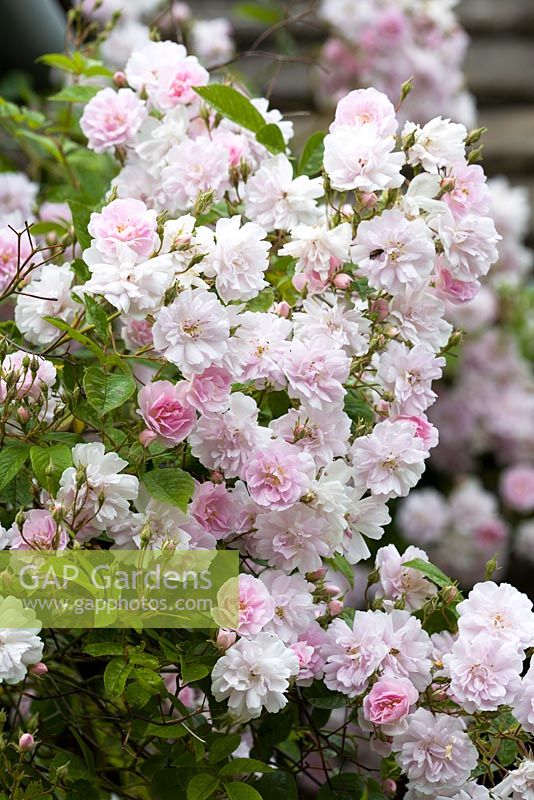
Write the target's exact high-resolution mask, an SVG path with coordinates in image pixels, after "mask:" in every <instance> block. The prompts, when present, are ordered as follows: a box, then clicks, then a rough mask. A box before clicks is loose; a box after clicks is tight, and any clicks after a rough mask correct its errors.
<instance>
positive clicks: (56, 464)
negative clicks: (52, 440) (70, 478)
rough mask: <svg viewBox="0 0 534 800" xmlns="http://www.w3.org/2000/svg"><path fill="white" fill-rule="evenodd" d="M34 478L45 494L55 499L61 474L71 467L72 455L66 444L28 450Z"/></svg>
mask: <svg viewBox="0 0 534 800" xmlns="http://www.w3.org/2000/svg"><path fill="white" fill-rule="evenodd" d="M30 458H31V462H32V469H33V472H34V474H35V477H36V478H37V480H38V481H39V483H40V484H41V486H42V487H44V488H45V489H46V490H47V492H48V493H49V494H50V495H52V497H55V495H56V493H57V490H58V489H59V480H60V478H61V475H62V474H63V472H64V471H65V470H66V469H67V468H68V467H71V466H72V453H71V449H70V447H68V446H67V445H66V444H55V445H52V447H38V446H35V447H32V448H31V450H30Z"/></svg>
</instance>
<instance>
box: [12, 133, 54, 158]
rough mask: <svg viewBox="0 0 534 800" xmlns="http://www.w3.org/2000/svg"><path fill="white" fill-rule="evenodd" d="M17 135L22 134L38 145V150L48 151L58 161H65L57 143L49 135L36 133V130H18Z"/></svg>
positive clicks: (24, 137) (47, 153)
mask: <svg viewBox="0 0 534 800" xmlns="http://www.w3.org/2000/svg"><path fill="white" fill-rule="evenodd" d="M17 136H22V138H23V139H26V140H27V141H28V142H31V143H32V144H34V145H36V147H37V150H38V152H41V153H43V152H44V153H46V155H49V156H52V158H55V160H56V161H59V162H60V163H62V162H63V156H62V155H61V151H60V150H59V148H58V146H57V144H56V143H55V142H54V141H53V140H52V139H50V138H49V137H48V136H43V135H42V134H41V133H34V131H27V130H17Z"/></svg>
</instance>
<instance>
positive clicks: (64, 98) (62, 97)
mask: <svg viewBox="0 0 534 800" xmlns="http://www.w3.org/2000/svg"><path fill="white" fill-rule="evenodd" d="M99 91H100V88H99V87H98V86H65V88H64V89H62V90H61V91H60V92H58V93H57V94H53V95H52V96H51V97H49V98H48V99H49V100H55V101H56V102H58V103H88V102H89V100H91V99H92V98H93V97H94V96H95V94H97V93H98V92H99Z"/></svg>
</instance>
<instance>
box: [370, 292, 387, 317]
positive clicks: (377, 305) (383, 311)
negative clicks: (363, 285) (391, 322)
mask: <svg viewBox="0 0 534 800" xmlns="http://www.w3.org/2000/svg"><path fill="white" fill-rule="evenodd" d="M371 311H372V312H373V313H374V314H378V321H379V322H383V320H385V319H386V317H387V315H388V314H389V303H388V301H387V300H384V298H383V297H380V298H379V299H378V300H375V301H374V303H372V304H371Z"/></svg>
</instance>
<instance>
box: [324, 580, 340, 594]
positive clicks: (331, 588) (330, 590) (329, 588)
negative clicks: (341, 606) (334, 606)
mask: <svg viewBox="0 0 534 800" xmlns="http://www.w3.org/2000/svg"><path fill="white" fill-rule="evenodd" d="M324 590H325V592H326V594H329V595H330V597H335V596H336V594H341V589H340V588H339V586H336V584H335V583H325V585H324Z"/></svg>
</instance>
